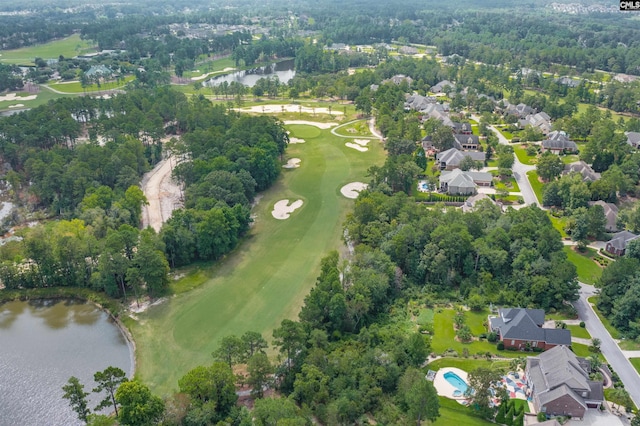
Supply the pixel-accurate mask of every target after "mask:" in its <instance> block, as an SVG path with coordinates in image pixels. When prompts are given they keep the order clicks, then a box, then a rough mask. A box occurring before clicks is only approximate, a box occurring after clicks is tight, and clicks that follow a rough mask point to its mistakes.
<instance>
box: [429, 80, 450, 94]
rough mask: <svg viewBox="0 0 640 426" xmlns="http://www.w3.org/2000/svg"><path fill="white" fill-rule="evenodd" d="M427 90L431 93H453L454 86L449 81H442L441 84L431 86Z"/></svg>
mask: <svg viewBox="0 0 640 426" xmlns="http://www.w3.org/2000/svg"><path fill="white" fill-rule="evenodd" d="M447 87H448V88H449V89H448V90H447V89H446V88H447ZM429 90H430V91H431V92H433V93H445V90H447V92H446V93H449V92H455V91H456V85H455V84H453V83H452V82H450V81H449V80H442V81H441V82H439V83H436V84H435V85H433V86H431V88H430V89H429Z"/></svg>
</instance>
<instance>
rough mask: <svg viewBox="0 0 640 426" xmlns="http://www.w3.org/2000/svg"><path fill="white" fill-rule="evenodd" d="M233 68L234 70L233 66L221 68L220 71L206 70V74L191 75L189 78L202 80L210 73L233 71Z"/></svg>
mask: <svg viewBox="0 0 640 426" xmlns="http://www.w3.org/2000/svg"><path fill="white" fill-rule="evenodd" d="M234 70H235V68H231V67H227V68H225V69H223V70H222V71H212V72H208V73H206V74H201V75H199V76H197V77H191V80H193V81H197V80H202V79H203V78H207V77H209V76H210V75H214V74H220V73H223V72H227V71H234ZM196 72H199V71H196Z"/></svg>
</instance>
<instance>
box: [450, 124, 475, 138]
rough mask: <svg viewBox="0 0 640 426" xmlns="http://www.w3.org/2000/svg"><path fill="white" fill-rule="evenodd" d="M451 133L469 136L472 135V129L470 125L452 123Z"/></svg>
mask: <svg viewBox="0 0 640 426" xmlns="http://www.w3.org/2000/svg"><path fill="white" fill-rule="evenodd" d="M452 129H453V133H457V134H460V135H470V134H472V133H473V129H472V128H471V124H470V123H456V122H455V121H454V122H453V127H452Z"/></svg>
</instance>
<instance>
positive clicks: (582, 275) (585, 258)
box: [563, 246, 602, 284]
mask: <svg viewBox="0 0 640 426" xmlns="http://www.w3.org/2000/svg"><path fill="white" fill-rule="evenodd" d="M563 250H564V252H565V253H566V254H567V258H568V259H569V260H570V261H571V263H573V264H574V265H576V268H577V270H578V279H579V280H580V281H582V282H583V283H586V284H593V283H595V282H596V280H597V279H598V278H600V275H602V268H601V267H600V266H598V264H597V263H596V262H594V261H593V257H594V256H596V255H597V252H596V251H595V250H594V249H592V248H588V247H587V249H586V251H585V252H584V253H580V252H578V251H576V250H574V249H573V247H571V246H564V247H563Z"/></svg>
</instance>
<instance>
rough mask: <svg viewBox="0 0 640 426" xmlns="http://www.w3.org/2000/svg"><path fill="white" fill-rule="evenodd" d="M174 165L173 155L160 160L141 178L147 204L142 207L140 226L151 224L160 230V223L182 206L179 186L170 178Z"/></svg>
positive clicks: (144, 226)
mask: <svg viewBox="0 0 640 426" xmlns="http://www.w3.org/2000/svg"><path fill="white" fill-rule="evenodd" d="M175 165H176V159H175V157H169V158H167V159H164V160H162V161H160V162H159V163H158V164H156V166H155V167H154V168H153V170H151V171H150V172H148V173H146V174H145V175H144V176H143V178H142V183H141V186H142V192H144V195H145V196H146V197H147V201H148V202H149V204H148V205H146V206H143V207H142V227H143V228H146V227H147V226H151V227H152V228H153V229H155V230H156V232H157V231H160V228H162V224H163V223H164V222H165V221H167V220H168V219H169V218H170V217H171V213H172V212H173V211H174V210H175V209H176V208H179V207H181V206H182V200H181V198H182V197H181V195H182V191H181V190H180V187H179V186H178V185H177V184H176V183H175V182H174V181H173V179H172V178H171V171H172V170H173V168H174V167H175Z"/></svg>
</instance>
